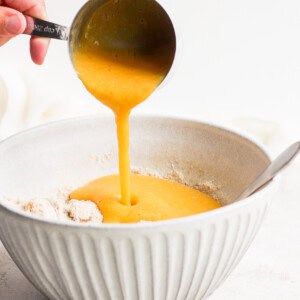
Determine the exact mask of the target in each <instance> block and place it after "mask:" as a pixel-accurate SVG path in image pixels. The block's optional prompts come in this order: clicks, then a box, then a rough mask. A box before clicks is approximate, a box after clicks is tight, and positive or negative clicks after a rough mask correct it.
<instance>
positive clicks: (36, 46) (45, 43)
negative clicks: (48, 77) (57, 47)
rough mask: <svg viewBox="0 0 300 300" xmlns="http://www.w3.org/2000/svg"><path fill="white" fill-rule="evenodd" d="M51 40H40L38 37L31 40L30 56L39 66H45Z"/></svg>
mask: <svg viewBox="0 0 300 300" xmlns="http://www.w3.org/2000/svg"><path fill="white" fill-rule="evenodd" d="M49 43H50V40H49V39H46V38H40V37H37V36H33V37H31V39H30V55H31V59H32V61H33V62H34V63H36V64H37V65H41V64H43V62H44V60H45V57H46V54H47V51H48V48H49Z"/></svg>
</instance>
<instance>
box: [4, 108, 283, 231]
mask: <svg viewBox="0 0 300 300" xmlns="http://www.w3.org/2000/svg"><path fill="white" fill-rule="evenodd" d="M98 118H102V119H110V120H111V119H112V116H110V115H108V114H93V115H87V116H79V117H72V118H66V119H62V120H58V121H53V122H49V123H46V124H43V125H39V126H35V127H33V128H30V129H26V130H23V131H21V132H18V133H16V134H14V135H12V136H10V137H8V138H6V139H4V140H3V141H1V142H0V148H1V147H2V145H5V144H7V143H9V142H10V141H14V140H15V139H17V138H19V137H22V136H24V135H27V134H32V133H33V134H34V133H35V132H39V131H40V130H47V128H49V127H52V126H59V125H63V124H66V123H75V122H78V121H85V120H94V119H98ZM132 118H133V119H143V120H145V119H156V120H164V121H183V122H191V123H197V124H202V125H205V126H209V127H213V128H215V129H220V130H223V131H227V132H228V133H231V134H234V135H236V136H238V137H239V138H243V139H245V140H247V141H248V142H250V143H252V144H254V145H255V146H256V147H258V148H259V150H261V151H262V152H263V154H265V156H266V158H267V159H268V160H269V161H271V155H270V153H269V151H268V150H267V149H266V147H265V146H264V145H262V143H260V142H259V141H257V140H256V139H255V138H254V137H253V136H251V135H250V134H248V133H245V132H243V131H242V130H239V129H236V128H232V127H231V126H227V125H226V126H224V125H220V124H214V123H213V122H206V121H201V120H199V119H196V118H189V117H178V116H169V115H167V116H166V115H153V114H140V113H139V114H137V115H135V114H134V115H132ZM0 159H1V158H0ZM279 180H280V174H279V176H276V177H275V178H274V179H273V180H272V181H271V182H269V184H268V185H267V186H266V187H264V188H262V189H261V190H259V191H257V192H256V193H255V194H253V195H251V196H249V197H247V198H245V199H242V200H239V201H237V202H234V203H231V204H228V205H226V206H222V207H220V208H217V209H214V210H211V211H208V212H204V213H200V214H195V215H191V216H186V217H181V218H174V219H168V220H161V221H153V222H152V221H145V222H139V223H79V222H71V221H63V220H51V219H47V218H44V217H40V216H35V215H31V214H28V213H25V212H22V211H21V210H20V209H18V208H15V207H13V206H10V205H5V204H4V203H3V201H2V202H1V201H0V211H2V212H4V214H8V215H11V216H13V217H17V218H19V219H22V221H26V222H30V221H31V222H36V223H42V224H43V225H50V226H58V227H64V228H77V229H83V228H91V229H96V230H132V229H152V228H157V227H161V226H173V225H178V224H184V223H189V222H195V221H203V220H206V219H211V218H214V217H218V216H220V215H224V214H226V213H228V212H231V211H234V210H238V209H241V208H243V207H245V206H248V205H249V204H250V203H251V202H254V201H255V200H259V199H261V197H263V196H264V195H265V194H266V193H268V192H269V190H270V189H272V188H274V187H275V186H276V185H277V184H278V181H279Z"/></svg>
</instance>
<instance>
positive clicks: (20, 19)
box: [0, 6, 26, 46]
mask: <svg viewBox="0 0 300 300" xmlns="http://www.w3.org/2000/svg"><path fill="white" fill-rule="evenodd" d="M25 28H26V20H25V17H24V16H23V15H22V14H21V13H20V12H18V11H16V10H14V9H11V8H8V7H4V6H0V46H1V45H3V44H5V43H6V42H7V41H8V40H10V39H11V38H12V37H14V36H16V35H18V34H21V33H23V32H24V30H25Z"/></svg>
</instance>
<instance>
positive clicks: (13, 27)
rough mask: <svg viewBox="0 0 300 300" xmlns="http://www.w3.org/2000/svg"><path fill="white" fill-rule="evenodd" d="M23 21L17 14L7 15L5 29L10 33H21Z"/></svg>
mask: <svg viewBox="0 0 300 300" xmlns="http://www.w3.org/2000/svg"><path fill="white" fill-rule="evenodd" d="M21 26H22V22H21V20H20V18H19V17H18V16H16V15H13V16H9V17H6V23H5V29H6V31H7V32H8V33H10V34H17V33H20V29H21Z"/></svg>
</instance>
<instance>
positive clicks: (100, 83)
mask: <svg viewBox="0 0 300 300" xmlns="http://www.w3.org/2000/svg"><path fill="white" fill-rule="evenodd" d="M101 16H102V15H100V14H99V15H98V12H97V11H96V12H95V15H94V18H92V19H91V20H90V22H88V23H87V24H86V25H85V34H84V35H83V37H82V39H81V41H80V44H79V47H78V49H77V51H76V52H75V53H74V55H73V62H74V65H75V68H76V70H77V72H78V75H79V77H80V79H81V80H82V82H83V84H84V85H85V87H86V88H87V90H88V91H89V92H90V93H91V94H93V95H94V96H95V97H96V98H97V99H98V100H99V101H101V102H102V103H103V104H105V105H106V106H108V107H109V108H110V109H111V110H112V111H113V112H114V114H115V117H116V125H117V136H118V145H119V176H117V175H115V176H111V177H105V178H100V179H98V180H96V181H94V182H92V183H90V184H88V185H87V186H85V187H83V188H81V189H79V190H77V191H75V192H73V193H72V194H71V195H70V198H71V199H78V200H92V201H94V202H95V203H96V204H97V205H98V207H99V209H100V211H101V213H102V214H103V215H104V222H124V223H128V222H139V221H140V220H146V221H147V220H148V221H155V220H164V219H170V218H176V217H182V216H188V215H192V214H197V213H200V212H204V211H207V210H211V209H214V208H217V207H219V206H220V205H219V204H218V203H217V202H216V201H215V200H214V199H212V198H210V197H208V196H207V195H205V194H202V193H200V192H199V191H196V190H193V189H191V188H189V187H186V186H184V185H180V184H177V183H174V182H170V181H167V180H162V179H158V178H153V177H145V176H139V175H130V160H129V115H130V112H131V110H132V108H134V107H135V106H136V105H138V104H139V103H141V102H143V101H144V100H146V99H147V98H148V97H149V96H150V94H151V93H152V92H153V91H154V90H155V88H156V87H157V86H158V85H159V83H160V82H161V81H162V80H163V78H164V75H165V74H166V73H167V71H168V70H169V68H170V64H171V62H170V60H168V59H165V58H162V57H160V55H157V56H156V54H155V53H154V54H153V53H152V54H151V63H150V64H149V59H148V58H147V53H146V54H145V55H144V56H143V55H139V56H138V57H135V55H133V53H130V52H127V51H126V50H124V51H122V50H119V51H118V52H117V53H116V52H114V51H111V49H106V45H100V44H99V43H98V40H97V36H98V35H101V34H105V31H103V32H101V28H103V26H104V24H102V26H100V25H99V22H98V20H100V19H101V18H102V17H101ZM110 30H111V29H110ZM158 53H159V49H158ZM156 57H157V59H156ZM99 138H101V137H99ZM91 147H92V145H91Z"/></svg>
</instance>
